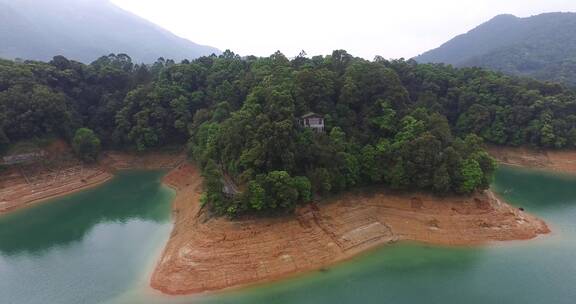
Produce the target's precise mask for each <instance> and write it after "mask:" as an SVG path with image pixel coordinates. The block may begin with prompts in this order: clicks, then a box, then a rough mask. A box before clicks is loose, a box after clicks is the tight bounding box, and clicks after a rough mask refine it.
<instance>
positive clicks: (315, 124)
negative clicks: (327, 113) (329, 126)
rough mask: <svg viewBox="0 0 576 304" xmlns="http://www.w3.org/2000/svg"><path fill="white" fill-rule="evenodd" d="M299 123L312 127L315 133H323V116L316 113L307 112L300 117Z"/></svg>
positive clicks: (305, 126)
mask: <svg viewBox="0 0 576 304" xmlns="http://www.w3.org/2000/svg"><path fill="white" fill-rule="evenodd" d="M300 124H301V125H302V127H304V128H308V129H312V130H313V131H314V132H317V133H324V117H323V116H322V115H319V114H316V113H312V112H310V113H308V114H306V115H304V116H302V118H301V119H300Z"/></svg>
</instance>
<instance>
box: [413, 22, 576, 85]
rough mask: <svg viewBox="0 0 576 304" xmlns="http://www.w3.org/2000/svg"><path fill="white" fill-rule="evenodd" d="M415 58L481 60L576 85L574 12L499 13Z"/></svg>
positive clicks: (500, 68) (472, 63)
mask: <svg viewBox="0 0 576 304" xmlns="http://www.w3.org/2000/svg"><path fill="white" fill-rule="evenodd" d="M414 59H415V60H416V61H418V62H423V63H426V62H435V63H440V62H443V63H447V64H452V65H455V66H459V67H463V66H480V67H485V68H489V69H492V70H496V71H501V72H504V73H507V74H512V75H519V76H527V77H533V78H537V79H540V80H549V81H555V82H561V83H564V84H566V85H569V86H573V87H576V13H547V14H541V15H537V16H532V17H528V18H518V17H515V16H513V15H500V16H497V17H495V18H493V19H492V20H490V21H488V22H486V23H484V24H482V25H480V26H478V27H477V28H475V29H473V30H471V31H470V32H468V33H466V34H463V35H459V36H457V37H455V38H454V39H452V40H450V41H448V42H446V43H445V44H443V45H442V46H440V47H439V48H437V49H434V50H431V51H428V52H426V53H424V54H422V55H420V56H417V57H415V58H414Z"/></svg>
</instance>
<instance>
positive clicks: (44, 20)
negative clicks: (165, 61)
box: [0, 0, 220, 63]
mask: <svg viewBox="0 0 576 304" xmlns="http://www.w3.org/2000/svg"><path fill="white" fill-rule="evenodd" d="M0 41H1V43H0V58H5V59H15V58H22V59H34V60H43V61H46V60H49V59H51V58H52V57H53V56H55V55H64V56H65V57H67V58H70V59H74V60H78V61H82V62H85V63H89V62H91V61H93V60H95V59H97V58H98V57H100V56H102V55H107V54H110V53H126V54H129V55H130V56H131V57H132V59H133V60H134V61H136V62H144V63H151V62H154V61H155V60H156V59H158V58H159V57H164V58H170V59H174V60H176V61H179V60H182V59H193V58H196V57H200V56H203V55H210V54H212V53H216V54H219V53H220V51H219V50H218V49H216V48H213V47H210V46H204V45H200V44H197V43H194V42H191V41H189V40H187V39H183V38H180V37H178V36H176V35H174V34H172V33H171V32H169V31H167V30H165V29H163V28H161V27H159V26H157V25H155V24H153V23H151V22H149V21H147V20H145V19H143V18H140V17H138V16H136V15H134V14H132V13H130V12H127V11H125V10H123V9H121V8H119V7H117V6H116V5H114V4H113V3H111V2H110V1H108V0H42V1H37V0H17V1H13V0H0Z"/></svg>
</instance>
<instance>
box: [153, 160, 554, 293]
mask: <svg viewBox="0 0 576 304" xmlns="http://www.w3.org/2000/svg"><path fill="white" fill-rule="evenodd" d="M165 182H166V183H167V184H168V185H170V186H172V187H173V188H175V189H176V190H177V196H176V198H175V201H174V205H173V208H174V214H175V224H174V230H173V232H172V235H171V237H170V240H169V242H168V244H167V246H166V248H165V250H164V252H163V255H162V258H161V260H160V261H159V262H158V264H157V267H156V269H155V272H154V274H153V276H152V280H151V285H152V287H153V288H155V289H158V290H160V291H162V292H164V293H166V294H190V293H198V292H204V291H211V290H219V289H224V288H230V287H238V286H243V285H247V284H254V283H259V282H267V281H272V280H277V279H279V278H282V277H286V276H290V275H294V274H297V273H301V272H306V271H310V270H314V269H320V268H322V267H325V266H327V265H330V264H333V263H336V262H338V261H342V260H345V259H348V258H351V257H353V256H354V255H357V254H358V253H360V252H363V251H365V250H367V249H370V248H373V247H375V246H379V245H382V244H386V243H390V242H394V241H398V240H414V241H422V242H428V243H434V244H443V245H476V244H483V243H487V242H491V241H506V240H525V239H531V238H534V237H536V236H538V235H540V234H546V233H548V232H549V229H548V227H547V226H546V224H545V223H544V222H543V221H541V220H539V219H537V218H536V217H534V216H532V215H530V214H527V213H524V212H521V211H519V210H517V209H516V208H513V207H511V206H509V205H507V204H505V203H503V202H500V201H499V200H497V199H496V198H495V197H494V196H493V195H492V194H491V193H489V192H486V193H484V194H478V195H476V196H474V197H449V198H437V197H432V196H429V195H424V194H415V195H398V194H391V193H385V192H379V193H356V194H347V195H343V196H341V197H339V198H336V199H332V200H330V201H327V202H323V203H321V204H319V205H309V206H306V207H302V208H299V209H298V210H297V212H296V214H295V215H291V216H285V217H279V218H247V219H242V220H229V219H225V218H210V217H208V216H207V215H206V214H205V213H204V212H203V211H202V210H201V208H200V204H199V198H200V195H201V193H202V178H201V176H200V173H199V171H198V169H197V168H196V167H195V166H194V165H191V164H182V165H180V166H179V167H178V168H176V169H174V170H173V171H172V172H170V173H169V174H168V175H167V176H166V178H165Z"/></svg>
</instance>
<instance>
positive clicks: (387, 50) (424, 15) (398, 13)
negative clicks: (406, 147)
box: [111, 0, 576, 59]
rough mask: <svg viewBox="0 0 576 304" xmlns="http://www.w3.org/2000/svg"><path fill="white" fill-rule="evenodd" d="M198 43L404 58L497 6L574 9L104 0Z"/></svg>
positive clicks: (518, 3)
mask: <svg viewBox="0 0 576 304" xmlns="http://www.w3.org/2000/svg"><path fill="white" fill-rule="evenodd" d="M111 1H112V2H114V3H116V4H117V5H119V6H120V7H122V8H124V9H126V10H129V11H131V12H133V13H135V14H137V15H140V16H142V17H144V18H146V19H148V20H150V21H152V22H154V23H156V24H159V25H161V26H163V27H165V28H167V29H168V30H170V31H172V32H174V33H175V34H177V35H179V36H182V37H184V38H188V39H190V40H192V41H194V42H197V43H200V44H207V45H211V46H214V47H217V48H220V49H222V50H225V49H231V50H233V51H234V52H236V53H239V54H241V55H259V56H267V55H270V54H272V53H273V52H275V51H276V50H280V51H282V52H283V53H284V54H285V55H287V56H289V57H292V56H295V55H297V54H298V53H299V52H300V50H302V49H303V50H305V51H306V52H307V53H308V55H317V54H329V53H331V51H332V50H334V49H346V50H347V51H348V52H350V53H351V54H353V55H355V56H361V57H365V58H367V59H372V58H373V57H374V56H375V55H381V56H384V57H385V58H399V57H405V58H410V57H413V56H415V55H418V54H420V53H422V52H424V51H426V50H429V49H431V48H435V47H437V46H439V45H440V44H442V43H443V42H445V41H447V40H448V39H450V38H452V37H454V36H455V35H457V34H460V33H464V32H467V31H469V30H471V29H472V28H474V27H475V26H476V25H478V24H480V23H482V22H484V21H487V20H489V19H490V18H492V17H494V16H495V15H498V14H502V13H509V14H514V15H516V16H519V17H526V16H531V15H535V14H539V13H543V12H553V11H576V1H575V0H474V1H467V0H395V1H389V0H388V1H387V0H381V1H377V0H374V1H369V0H352V1H339V0H291V1H281V0H268V1H265V0H216V1H215V0H211V1H208V0H192V1H187V0H111Z"/></svg>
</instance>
